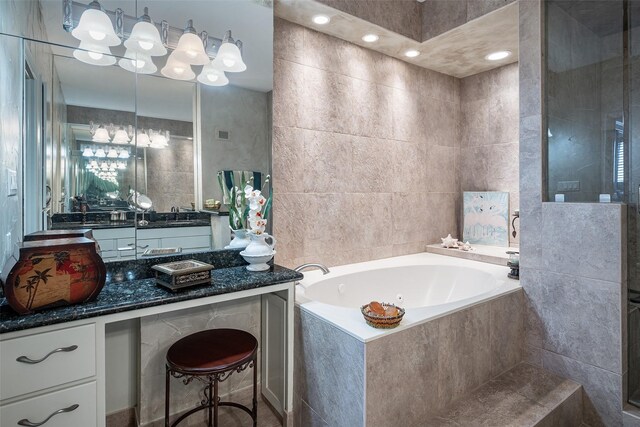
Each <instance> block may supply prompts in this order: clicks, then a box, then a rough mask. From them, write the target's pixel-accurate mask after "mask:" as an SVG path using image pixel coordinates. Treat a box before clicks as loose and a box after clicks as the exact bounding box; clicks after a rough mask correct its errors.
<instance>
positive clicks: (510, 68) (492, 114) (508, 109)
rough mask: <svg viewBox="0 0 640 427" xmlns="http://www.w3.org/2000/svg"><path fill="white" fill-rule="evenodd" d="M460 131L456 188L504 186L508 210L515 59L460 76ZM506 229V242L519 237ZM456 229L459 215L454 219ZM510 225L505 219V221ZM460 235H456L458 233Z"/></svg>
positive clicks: (515, 145) (513, 205)
mask: <svg viewBox="0 0 640 427" xmlns="http://www.w3.org/2000/svg"><path fill="white" fill-rule="evenodd" d="M460 110H461V122H460V123H461V137H460V151H459V153H460V154H459V159H458V160H457V161H456V168H457V174H458V179H459V183H460V191H461V192H463V191H507V192H509V211H510V218H509V221H511V214H512V213H513V211H514V210H516V209H519V208H520V197H519V191H518V182H519V179H518V172H519V168H518V166H519V162H518V150H519V141H518V138H519V134H518V128H519V125H518V117H519V116H518V63H515V64H510V65H505V66H504V67H500V68H496V69H494V70H491V71H486V72H484V73H480V74H476V75H474V76H471V77H466V78H464V79H462V80H460ZM515 226H516V232H517V234H516V237H513V236H512V234H511V228H510V229H509V244H510V245H517V244H518V242H519V237H520V233H519V226H520V221H519V220H516V221H515ZM459 227H460V230H462V227H463V224H462V218H460V223H459ZM510 227H511V225H510ZM460 238H462V236H460Z"/></svg>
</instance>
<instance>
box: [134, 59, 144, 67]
mask: <svg viewBox="0 0 640 427" xmlns="http://www.w3.org/2000/svg"><path fill="white" fill-rule="evenodd" d="M145 64H146V62H145V61H143V60H142V59H132V60H131V65H133V66H134V67H136V68H143V67H144V66H145Z"/></svg>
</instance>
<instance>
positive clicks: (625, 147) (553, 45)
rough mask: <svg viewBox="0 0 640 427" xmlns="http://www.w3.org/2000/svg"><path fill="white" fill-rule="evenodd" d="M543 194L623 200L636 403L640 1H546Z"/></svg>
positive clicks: (635, 400) (639, 383)
mask: <svg viewBox="0 0 640 427" xmlns="http://www.w3.org/2000/svg"><path fill="white" fill-rule="evenodd" d="M545 14H546V17H545V18H546V19H545V22H546V28H545V52H546V73H545V81H544V87H545V116H546V125H547V135H546V139H547V144H546V149H547V153H546V154H547V156H546V159H547V175H546V182H545V187H546V194H545V196H544V198H545V199H546V201H550V202H554V201H555V202H588V203H598V202H602V203H616V202H618V203H626V204H627V205H628V210H627V212H628V214H627V215H628V218H627V227H628V229H627V238H628V242H627V254H628V255H627V256H628V258H627V265H628V328H627V333H628V334H629V336H628V343H629V346H628V363H629V365H628V390H627V391H628V396H629V397H628V400H629V403H632V404H634V405H636V406H640V268H639V266H640V253H639V249H638V240H639V239H638V238H639V236H640V218H639V216H640V204H639V198H640V1H638V0H580V1H566V0H564V1H560V0H548V1H547V2H546V3H545Z"/></svg>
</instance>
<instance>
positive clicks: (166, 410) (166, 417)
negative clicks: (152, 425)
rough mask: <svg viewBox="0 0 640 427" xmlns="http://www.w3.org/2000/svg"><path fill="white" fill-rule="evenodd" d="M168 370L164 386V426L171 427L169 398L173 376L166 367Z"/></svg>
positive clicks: (167, 368)
mask: <svg viewBox="0 0 640 427" xmlns="http://www.w3.org/2000/svg"><path fill="white" fill-rule="evenodd" d="M165 369H166V379H165V381H166V382H165V386H164V425H165V427H169V396H170V390H169V387H170V382H171V375H170V369H169V367H168V366H166V367H165Z"/></svg>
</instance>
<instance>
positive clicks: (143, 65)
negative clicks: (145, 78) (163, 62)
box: [118, 49, 158, 74]
mask: <svg viewBox="0 0 640 427" xmlns="http://www.w3.org/2000/svg"><path fill="white" fill-rule="evenodd" d="M118 65H119V66H120V67H122V68H124V69H125V70H127V71H131V72H132V73H138V74H153V73H155V72H156V71H157V70H158V67H156V65H155V64H154V63H153V60H152V59H151V56H149V55H146V54H144V53H142V52H136V51H132V50H130V49H127V51H126V52H125V53H124V58H122V59H120V60H119V61H118Z"/></svg>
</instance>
